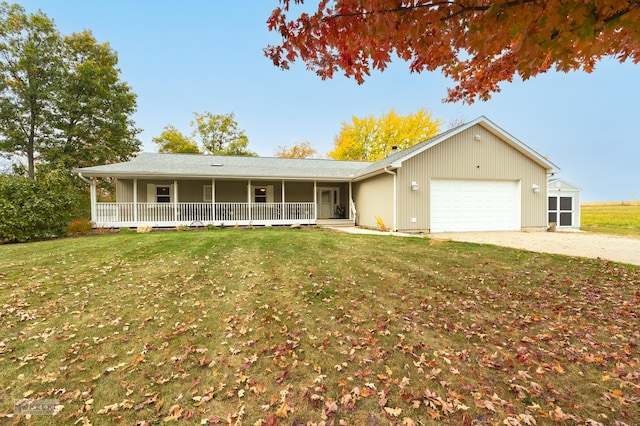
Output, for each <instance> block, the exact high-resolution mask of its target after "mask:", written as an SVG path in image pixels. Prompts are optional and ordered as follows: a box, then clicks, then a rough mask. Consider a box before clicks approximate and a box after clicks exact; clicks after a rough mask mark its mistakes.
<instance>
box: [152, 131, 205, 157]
mask: <svg viewBox="0 0 640 426" xmlns="http://www.w3.org/2000/svg"><path fill="white" fill-rule="evenodd" d="M151 140H152V141H153V142H155V143H157V144H158V151H159V152H170V153H173V154H181V153H182V154H200V153H201V152H200V148H199V147H198V145H197V144H196V143H195V142H193V141H192V140H190V139H189V138H188V137H186V136H185V135H183V134H182V132H181V131H180V130H178V129H176V128H175V127H173V126H171V125H169V126H165V127H164V129H162V133H160V136H157V137H155V138H153V139H151Z"/></svg>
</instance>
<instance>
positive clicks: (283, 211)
mask: <svg viewBox="0 0 640 426" xmlns="http://www.w3.org/2000/svg"><path fill="white" fill-rule="evenodd" d="M284 203H285V201H284V179H282V214H281V217H280V220H284V219H285V204H284Z"/></svg>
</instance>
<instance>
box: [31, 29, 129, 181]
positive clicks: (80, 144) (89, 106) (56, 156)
mask: <svg viewBox="0 0 640 426" xmlns="http://www.w3.org/2000/svg"><path fill="white" fill-rule="evenodd" d="M63 54H64V65H65V66H64V75H63V80H62V82H61V85H60V87H61V89H62V90H61V91H60V93H59V96H58V100H57V120H56V128H57V129H58V131H59V134H58V137H57V138H56V139H55V140H53V141H52V143H51V144H49V146H48V147H47V148H46V149H45V150H44V151H43V152H42V157H43V159H44V160H46V161H48V162H49V163H52V164H57V165H59V166H61V167H63V168H66V169H71V168H74V167H87V166H93V165H97V164H108V163H114V162H119V161H126V160H127V159H129V158H130V157H131V156H132V155H133V154H134V153H136V152H137V151H138V150H139V149H140V141H139V140H138V139H137V138H136V135H137V134H138V133H139V130H138V129H136V128H135V126H134V123H133V121H132V120H131V118H130V117H131V115H132V114H133V113H134V112H135V111H136V95H135V94H134V93H133V92H132V90H131V88H130V87H129V85H128V84H127V83H126V82H124V81H122V80H120V70H119V69H118V68H117V65H118V55H117V54H116V52H114V51H113V49H111V47H110V46H109V44H108V43H98V42H97V41H96V39H95V38H94V37H93V35H92V34H91V32H90V31H83V32H80V33H73V34H71V35H70V36H66V37H64V52H63Z"/></svg>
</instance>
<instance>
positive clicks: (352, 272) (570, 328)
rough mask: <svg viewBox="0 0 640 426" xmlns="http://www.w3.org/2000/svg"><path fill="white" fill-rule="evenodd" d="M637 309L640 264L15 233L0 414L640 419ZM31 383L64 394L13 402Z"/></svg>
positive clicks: (371, 240) (503, 252) (301, 240)
mask: <svg viewBox="0 0 640 426" xmlns="http://www.w3.org/2000/svg"><path fill="white" fill-rule="evenodd" d="M639 305H640V269H639V268H637V267H633V266H626V265H620V264H614V263H609V262H606V261H602V260H585V259H577V258H570V257H564V256H557V255H544V254H539V253H530V252H525V251H518V250H514V249H508V248H498V247H493V246H488V245H474V244H466V243H456V242H442V241H430V240H428V239H425V238H399V237H389V236H372V235H347V234H338V233H332V232H326V231H307V230H300V231H295V230H289V229H257V230H232V229H230V230H218V231H209V232H174V233H160V232H158V233H151V234H123V235H115V234H114V235H106V236H95V237H84V238H75V239H65V240H59V241H49V242H41V243H33V244H24V245H8V246H0V321H1V324H2V332H1V333H0V419H2V418H4V419H3V421H8V422H9V423H10V422H17V423H22V424H38V425H40V424H45V425H49V424H51V425H53V424H60V423H65V424H72V423H77V424H107V423H114V422H122V424H151V423H163V422H164V421H171V420H180V421H188V422H193V423H205V424H227V423H234V422H237V421H239V420H241V421H242V422H243V423H244V424H266V425H274V424H278V423H279V424H298V425H300V424H320V423H321V422H323V421H324V422H325V423H326V424H367V425H376V424H379V425H382V424H390V423H397V424H408V425H411V424H442V423H445V424H447V423H448V424H454V425H459V424H514V425H515V424H525V425H526V424H529V425H530V424H537V425H542V424H555V423H558V424H574V423H577V424H598V422H599V423H602V424H614V422H616V421H619V422H622V423H620V424H629V425H630V424H634V423H637V420H638V419H639V418H640V408H639V407H640V353H639V349H638V340H639V339H640V327H639V326H638V324H640V318H639V315H640V310H639ZM23 397H26V398H28V399H38V398H53V399H58V400H59V401H60V404H61V405H62V406H63V407H62V408H61V410H60V411H59V413H58V414H57V415H56V416H32V417H31V418H30V419H28V418H26V417H24V416H22V417H21V416H15V415H13V412H14V408H13V404H14V401H16V400H19V399H21V398H23ZM341 422H342V423H341ZM505 422H506V423H505Z"/></svg>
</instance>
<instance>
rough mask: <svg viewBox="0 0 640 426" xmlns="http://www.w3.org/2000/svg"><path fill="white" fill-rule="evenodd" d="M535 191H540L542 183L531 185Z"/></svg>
mask: <svg viewBox="0 0 640 426" xmlns="http://www.w3.org/2000/svg"><path fill="white" fill-rule="evenodd" d="M531 189H532V190H533V192H540V185H536V184H535V183H534V184H533V185H532V186H531Z"/></svg>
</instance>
